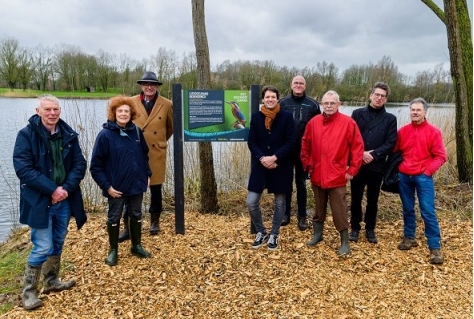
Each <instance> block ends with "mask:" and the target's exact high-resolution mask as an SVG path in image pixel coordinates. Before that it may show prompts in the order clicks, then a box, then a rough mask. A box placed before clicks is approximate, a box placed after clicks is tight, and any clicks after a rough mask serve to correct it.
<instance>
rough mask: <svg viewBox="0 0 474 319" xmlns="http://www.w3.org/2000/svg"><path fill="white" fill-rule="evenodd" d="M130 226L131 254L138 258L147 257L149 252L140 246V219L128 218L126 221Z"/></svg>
mask: <svg viewBox="0 0 474 319" xmlns="http://www.w3.org/2000/svg"><path fill="white" fill-rule="evenodd" d="M128 226H129V228H130V237H131V239H132V248H131V250H130V251H131V252H132V255H135V256H138V257H140V258H149V257H150V256H151V254H150V253H149V252H148V251H146V250H145V249H143V247H142V221H141V220H135V219H130V220H129V221H128Z"/></svg>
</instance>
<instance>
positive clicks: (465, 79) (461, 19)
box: [421, 0, 473, 183]
mask: <svg viewBox="0 0 474 319" xmlns="http://www.w3.org/2000/svg"><path fill="white" fill-rule="evenodd" d="M421 1H422V2H423V3H424V4H426V5H427V6H428V7H429V8H430V9H431V10H432V11H433V12H434V13H435V14H436V15H437V16H438V18H440V19H441V21H442V22H443V23H444V24H445V25H446V30H447V34H448V49H449V58H450V61H451V77H452V79H453V85H454V92H455V97H456V120H455V123H456V124H455V128H456V158H457V166H458V180H459V181H460V182H470V183H472V164H473V162H472V156H473V154H472V133H473V132H472V103H473V101H472V91H473V87H472V86H473V82H472V71H473V69H472V35H471V19H470V18H469V11H468V6H467V2H466V0H443V3H444V12H443V11H442V10H441V9H440V8H439V7H438V6H437V5H436V4H435V3H434V2H433V1H432V0H421Z"/></svg>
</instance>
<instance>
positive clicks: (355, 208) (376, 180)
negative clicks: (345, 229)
mask: <svg viewBox="0 0 474 319" xmlns="http://www.w3.org/2000/svg"><path fill="white" fill-rule="evenodd" d="M382 177H383V173H382V172H375V171H369V170H365V169H363V168H361V169H360V171H359V173H357V175H356V176H354V178H353V179H352V180H351V228H352V229H353V230H360V222H361V221H362V197H363V196H364V189H365V186H367V207H366V208H365V217H364V222H365V230H367V231H368V230H374V229H375V225H376V220H377V210H378V201H379V194H380V186H381V185H382Z"/></svg>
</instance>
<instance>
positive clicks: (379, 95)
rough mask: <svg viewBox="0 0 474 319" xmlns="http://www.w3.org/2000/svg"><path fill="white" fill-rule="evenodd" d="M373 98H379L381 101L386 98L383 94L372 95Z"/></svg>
mask: <svg viewBox="0 0 474 319" xmlns="http://www.w3.org/2000/svg"><path fill="white" fill-rule="evenodd" d="M373 95H374V96H375V97H379V98H381V99H385V98H386V97H387V96H386V95H385V94H380V93H373Z"/></svg>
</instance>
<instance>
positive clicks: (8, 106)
mask: <svg viewBox="0 0 474 319" xmlns="http://www.w3.org/2000/svg"><path fill="white" fill-rule="evenodd" d="M60 101H61V107H62V113H61V118H63V119H64V120H65V121H66V122H68V123H69V124H70V125H71V126H72V127H73V128H74V129H75V130H76V131H78V132H79V133H80V135H81V141H82V144H83V148H84V153H85V157H86V158H88V157H89V156H90V153H91V150H92V146H93V143H94V140H95V136H96V135H97V133H98V132H99V130H100V129H101V125H102V123H103V122H104V121H105V114H106V113H105V107H106V103H107V102H106V101H105V100H60ZM36 103H37V101H36V99H12V98H0V111H1V112H2V114H3V116H5V117H6V118H5V119H4V122H3V125H2V126H1V127H0V147H1V152H0V242H1V241H3V240H5V239H7V238H8V234H9V233H10V230H11V229H12V227H13V225H15V224H16V225H17V224H18V201H19V198H18V194H19V186H18V178H17V177H16V175H15V172H14V170H13V161H12V154H13V146H14V143H15V139H16V135H17V133H18V131H19V130H20V129H21V128H23V127H24V126H25V125H26V124H27V121H28V119H29V117H30V116H31V115H32V114H34V112H35V106H36ZM358 107H360V106H357V107H354V106H343V107H341V109H340V110H341V112H342V113H345V114H348V115H350V114H351V113H352V111H353V110H354V109H356V108H358ZM387 110H388V111H389V112H390V113H393V114H395V115H396V116H397V119H398V125H399V126H401V125H404V124H406V123H408V120H409V116H408V115H409V114H408V104H404V105H400V104H397V105H391V106H389V107H388V108H387ZM428 118H429V119H430V121H431V122H433V123H434V124H436V125H439V126H443V125H444V126H448V127H452V128H454V106H453V105H440V106H439V107H433V108H431V109H430V110H429V112H428ZM432 118H436V121H434V120H432ZM85 128H87V129H85ZM225 144H226V143H217V142H216V143H213V150H214V152H215V154H216V155H217V154H221V153H222V152H226V150H228V148H226V147H225ZM169 145H170V146H172V140H170V141H169ZM193 145H194V143H186V145H185V154H186V149H195V148H194V147H193ZM170 151H171V152H170V153H169V154H170V156H168V163H169V166H170V162H172V148H170ZM195 157H197V156H193V158H195ZM241 158H242V157H241ZM188 160H189V158H188V157H185V161H188ZM245 160H248V157H247V158H245ZM215 165H216V166H217V167H218V165H219V160H215ZM191 169H192V168H191ZM185 173H186V163H185ZM191 174H195V172H194V173H191ZM216 174H217V175H218V174H219V169H216ZM217 178H219V176H217ZM231 178H232V177H231ZM167 180H169V181H171V180H172V177H171V178H169V177H168V178H167ZM239 183H240V184H245V181H244V182H242V181H239ZM168 184H170V183H168ZM218 185H219V181H218ZM169 186H170V185H168V187H169ZM243 187H246V185H243ZM83 189H84V191H85V192H94V194H90V193H88V195H89V196H93V195H97V197H98V198H101V194H100V192H98V191H97V190H96V189H94V188H93V187H92V186H91V187H89V186H88V187H83Z"/></svg>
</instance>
